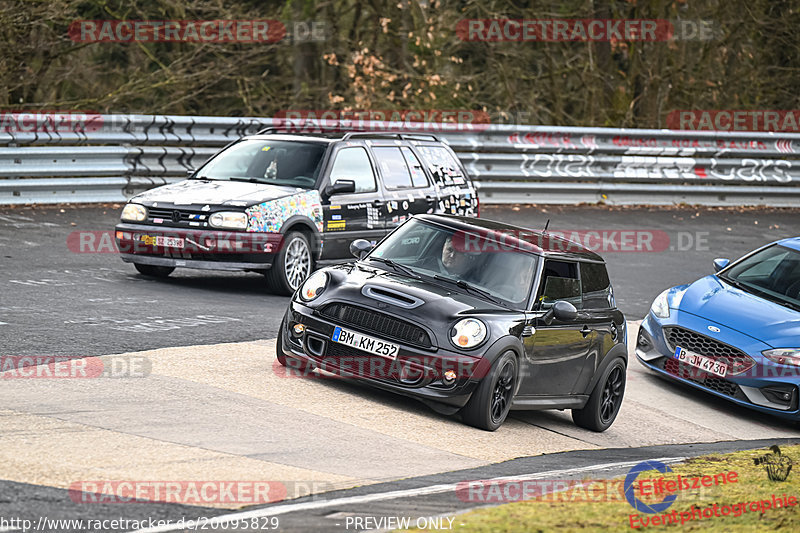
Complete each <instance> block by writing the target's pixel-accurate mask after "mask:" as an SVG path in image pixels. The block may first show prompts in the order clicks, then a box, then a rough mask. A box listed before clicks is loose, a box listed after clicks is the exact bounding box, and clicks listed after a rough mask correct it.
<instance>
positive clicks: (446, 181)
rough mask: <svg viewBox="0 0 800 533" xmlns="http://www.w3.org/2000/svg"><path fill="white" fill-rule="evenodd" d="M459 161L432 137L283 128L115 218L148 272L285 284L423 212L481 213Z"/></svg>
mask: <svg viewBox="0 0 800 533" xmlns="http://www.w3.org/2000/svg"><path fill="white" fill-rule="evenodd" d="M478 208H479V204H478V196H477V193H476V191H475V188H474V186H473V184H472V182H471V181H470V179H469V176H468V175H467V172H466V171H465V169H464V167H463V165H462V164H461V162H460V161H459V160H458V158H457V157H456V155H455V153H454V152H453V151H452V150H451V149H450V147H449V146H447V144H446V143H444V142H443V141H441V140H439V139H438V138H437V137H436V136H434V135H429V134H414V133H357V132H351V133H346V134H344V135H342V134H336V135H332V134H329V135H286V134H280V133H275V132H273V131H264V132H262V133H261V134H259V135H252V136H249V137H244V138H242V139H240V140H239V141H237V142H235V143H232V144H231V145H230V146H228V147H226V148H225V149H223V150H222V151H220V152H219V153H218V154H217V155H215V156H214V157H212V158H211V159H210V160H208V161H207V162H206V163H205V164H204V165H203V166H202V167H200V168H199V169H197V170H196V171H195V172H193V174H192V175H191V176H190V177H189V179H187V180H184V181H181V182H178V183H174V184H171V185H165V186H163V187H158V188H155V189H152V190H149V191H146V192H144V193H142V194H139V195H137V196H135V197H133V198H131V199H130V201H129V202H128V204H127V205H126V206H125V208H124V209H123V211H122V214H121V217H120V218H121V220H120V223H119V224H118V225H117V227H116V241H117V246H118V248H119V250H120V256H121V258H122V260H123V261H125V262H128V263H133V265H134V266H135V267H136V269H137V270H138V271H139V272H141V273H142V274H145V275H147V276H153V277H165V276H169V275H170V274H171V273H172V271H173V270H175V268H176V267H180V268H196V269H210V270H240V271H252V272H261V273H263V274H265V275H266V277H267V281H268V283H269V286H270V288H271V289H272V291H273V292H275V293H278V294H287V295H289V294H292V293H293V292H294V291H295V290H296V289H297V288H298V287H299V286H300V283H301V282H302V281H303V280H304V279H305V278H307V277H308V275H309V274H310V273H311V272H313V271H314V269H315V268H316V267H318V266H324V265H330V264H335V263H342V262H346V261H348V260H350V259H352V257H351V256H350V251H349V246H350V243H351V242H352V241H353V240H355V239H365V240H368V241H370V242H373V243H375V242H377V241H379V240H381V239H382V238H383V237H385V236H386V234H387V233H389V232H390V231H392V230H393V229H395V228H396V227H397V226H399V225H400V224H402V223H403V222H404V221H405V220H406V219H407V218H408V217H410V216H413V215H415V214H420V213H447V214H454V215H455V214H457V215H466V216H469V215H477V214H478Z"/></svg>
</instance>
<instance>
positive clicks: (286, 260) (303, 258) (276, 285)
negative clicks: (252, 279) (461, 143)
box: [265, 231, 314, 296]
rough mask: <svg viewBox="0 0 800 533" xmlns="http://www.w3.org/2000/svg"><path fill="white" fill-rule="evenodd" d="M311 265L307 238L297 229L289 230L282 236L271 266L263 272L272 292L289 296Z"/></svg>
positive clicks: (312, 265) (311, 269) (311, 258)
mask: <svg viewBox="0 0 800 533" xmlns="http://www.w3.org/2000/svg"><path fill="white" fill-rule="evenodd" d="M313 267H314V259H313V257H312V254H311V245H310V244H309V242H308V238H307V237H306V236H305V235H304V234H303V233H301V232H299V231H291V232H289V233H288V234H286V236H285V237H284V238H283V244H282V245H281V249H280V251H279V252H278V253H277V254H276V255H275V261H274V263H273V264H272V268H270V269H269V270H267V272H266V274H265V276H266V277H267V284H268V285H269V287H270V289H271V290H272V292H273V293H275V294H280V295H283V296H289V295H291V294H292V293H294V291H296V290H297V288H298V287H300V285H301V284H302V283H303V281H304V280H305V279H306V278H307V277H308V276H310V275H311V272H313V270H314V268H313Z"/></svg>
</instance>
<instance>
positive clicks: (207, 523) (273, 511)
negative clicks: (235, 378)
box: [132, 457, 687, 533]
mask: <svg viewBox="0 0 800 533" xmlns="http://www.w3.org/2000/svg"><path fill="white" fill-rule="evenodd" d="M686 459H687V458H686V457H661V458H659V459H649V460H650V461H659V462H661V463H664V464H669V463H677V462H679V461H684V460H686ZM641 462H642V461H625V462H622V463H604V464H599V465H591V466H584V467H580V468H567V469H564V470H550V471H547V472H534V473H530V474H521V475H518V476H503V477H497V478H493V479H487V480H481V481H487V482H488V481H522V480H535V479H543V478H547V477H552V476H563V475H573V474H581V473H583V472H593V471H597V470H607V469H610V468H625V467H629V466H636V465H638V464H639V463H641ZM460 483H461V482H459V483H448V484H443V485H429V486H427V487H420V488H417V489H404V490H393V491H389V492H378V493H374V494H363V495H361V496H349V497H345V498H335V499H333V500H319V501H310V502H303V503H287V504H284V505H275V506H272V507H268V508H266V509H254V510H252V511H242V512H239V513H231V514H226V515H221V516H216V517H214V518H206V519H203V520H193V521H191V522H185V523H182V524H181V523H177V524H167V525H164V526H155V527H150V528H144V529H139V530H136V531H134V532H132V533H165V532H168V531H178V530H198V529H203V528H204V527H213V526H217V525H221V524H226V523H228V522H233V521H236V520H250V519H253V518H263V517H267V516H276V515H282V514H286V513H293V512H295V511H310V510H312V509H323V508H325V507H331V506H334V505H336V506H342V505H352V504H359V503H370V502H378V501H383V500H393V499H396V498H410V497H415V496H426V495H428V494H441V493H443V492H453V491H455V490H456V489H457V488H458V486H459V485H460Z"/></svg>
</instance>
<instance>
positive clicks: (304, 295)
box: [300, 272, 328, 302]
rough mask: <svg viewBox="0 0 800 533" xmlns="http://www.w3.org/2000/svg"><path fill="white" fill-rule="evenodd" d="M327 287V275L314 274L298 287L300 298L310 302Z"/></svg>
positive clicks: (323, 273)
mask: <svg viewBox="0 0 800 533" xmlns="http://www.w3.org/2000/svg"><path fill="white" fill-rule="evenodd" d="M327 285H328V275H327V274H326V273H325V272H314V273H313V274H311V275H310V276H309V277H308V279H307V280H306V281H305V282H304V283H303V286H302V287H300V298H301V299H303V300H305V301H306V302H310V301H311V300H313V299H314V298H316V297H317V296H319V295H320V294H322V291H324V290H325V287H326V286H327Z"/></svg>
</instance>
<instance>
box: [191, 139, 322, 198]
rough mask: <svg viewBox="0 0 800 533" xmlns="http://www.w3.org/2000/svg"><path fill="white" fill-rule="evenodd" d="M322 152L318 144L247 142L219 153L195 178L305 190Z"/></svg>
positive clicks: (313, 175)
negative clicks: (266, 184) (249, 182)
mask: <svg viewBox="0 0 800 533" xmlns="http://www.w3.org/2000/svg"><path fill="white" fill-rule="evenodd" d="M324 152H325V145H324V144H320V143H309V142H299V141H271V140H268V141H261V140H256V139H251V140H246V141H242V142H239V143H236V144H234V145H233V146H231V147H230V148H228V149H227V150H225V151H224V152H222V153H221V154H219V155H218V156H217V157H215V158H214V159H212V160H211V161H209V163H208V164H207V165H205V166H204V167H202V168H201V169H200V170H199V171H198V172H197V174H196V176H197V177H198V178H204V179H211V180H233V181H238V180H241V181H254V182H258V183H268V184H271V185H284V186H289V187H302V188H309V187H313V186H314V184H315V183H316V181H317V175H318V174H319V169H320V166H321V163H322V155H323V153H324Z"/></svg>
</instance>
